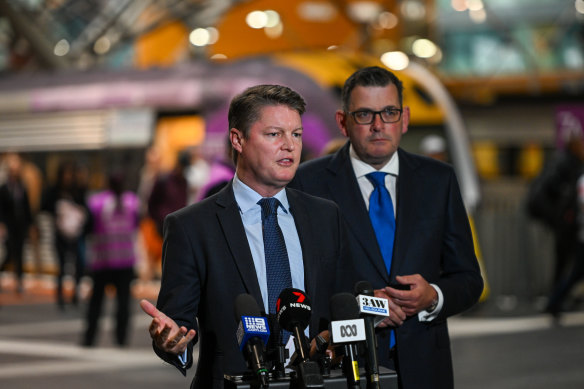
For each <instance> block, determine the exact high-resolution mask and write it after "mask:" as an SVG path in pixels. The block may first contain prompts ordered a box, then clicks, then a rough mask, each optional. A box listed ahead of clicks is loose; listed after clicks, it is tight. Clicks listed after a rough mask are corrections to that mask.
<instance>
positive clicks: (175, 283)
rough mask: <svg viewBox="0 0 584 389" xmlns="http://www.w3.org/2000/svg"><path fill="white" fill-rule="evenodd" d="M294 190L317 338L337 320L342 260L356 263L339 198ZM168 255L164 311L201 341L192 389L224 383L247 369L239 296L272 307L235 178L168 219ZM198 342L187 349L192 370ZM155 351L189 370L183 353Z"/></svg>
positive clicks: (160, 301) (292, 200)
mask: <svg viewBox="0 0 584 389" xmlns="http://www.w3.org/2000/svg"><path fill="white" fill-rule="evenodd" d="M286 193H287V196H288V201H289V203H290V209H291V212H292V215H293V216H294V221H295V224H296V228H297V231H298V235H299V238H300V244H301V247H302V256H303V261H304V283H305V292H306V294H307V295H308V296H309V297H310V298H311V300H312V309H313V310H312V316H311V321H310V332H311V336H314V335H316V333H317V331H318V330H319V327H320V319H321V318H328V317H329V299H330V296H331V295H332V294H334V293H336V292H338V291H339V290H340V286H339V285H338V284H339V283H340V280H341V278H340V277H337V274H336V272H337V271H338V270H339V269H340V268H342V266H340V261H343V260H347V261H348V259H347V257H348V250H347V248H346V246H344V242H345V241H346V239H344V238H343V237H342V236H343V234H344V233H345V232H344V225H343V223H342V217H341V215H340V211H339V209H338V207H337V206H336V205H335V204H334V203H333V202H331V201H328V200H324V199H321V198H317V197H313V196H310V195H308V194H305V193H302V192H299V191H296V190H293V189H289V190H287V192H286ZM162 257H163V274H162V286H161V289H160V294H159V296H158V303H157V306H158V309H159V310H161V311H162V312H164V313H165V314H166V315H168V316H169V317H171V318H172V319H174V320H175V321H176V322H177V324H178V325H179V326H181V325H184V326H185V327H187V328H194V329H195V330H197V339H195V341H197V340H198V341H200V348H199V361H198V365H197V373H196V375H195V379H194V380H193V383H192V385H191V387H196V388H222V387H223V374H224V373H225V372H227V373H234V372H242V371H245V370H246V365H245V361H244V358H243V356H242V353H241V351H240V350H239V348H238V344H237V340H236V329H237V321H236V319H235V316H234V307H233V306H234V304H233V302H234V300H235V298H236V297H237V296H238V295H239V294H241V293H248V294H251V295H252V296H253V297H254V298H255V299H256V301H257V302H258V305H259V306H260V307H263V306H264V305H263V300H262V296H261V292H260V286H259V283H258V280H257V277H256V273H255V267H254V263H253V259H252V255H251V251H250V248H249V245H248V241H247V237H246V234H245V230H244V227H243V222H242V220H241V216H240V213H239V209H238V206H237V203H236V202H235V197H234V195H233V187H232V184H231V183H229V184H228V185H227V187H225V188H224V189H223V190H221V191H220V192H219V193H217V194H216V195H214V196H211V197H209V198H207V199H205V200H203V201H201V202H199V203H197V204H194V205H191V206H188V207H186V208H183V209H181V210H179V211H177V212H174V213H172V214H170V215H169V216H168V217H167V218H166V221H165V227H164V244H163V254H162ZM195 318H197V319H198V325H197V323H196V322H195ZM192 346H193V345H192V344H190V345H189V350H188V353H187V354H188V356H189V364H188V366H189V367H190V365H191V364H192V356H191V354H192ZM155 351H156V352H157V354H158V355H159V356H160V357H162V358H163V359H165V360H166V361H168V362H169V363H172V364H174V365H175V366H177V367H179V368H181V367H180V365H179V364H178V360H177V358H176V356H174V355H170V354H164V353H162V352H161V351H160V350H158V349H156V347H155ZM182 370H183V372H184V369H182Z"/></svg>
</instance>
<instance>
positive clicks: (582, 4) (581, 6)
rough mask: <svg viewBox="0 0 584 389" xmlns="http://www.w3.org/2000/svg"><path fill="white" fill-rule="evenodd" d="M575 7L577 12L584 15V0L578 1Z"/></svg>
mask: <svg viewBox="0 0 584 389" xmlns="http://www.w3.org/2000/svg"><path fill="white" fill-rule="evenodd" d="M574 7H575V8H576V12H578V13H581V14H584V0H576V2H575V3H574Z"/></svg>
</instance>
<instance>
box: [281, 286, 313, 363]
mask: <svg viewBox="0 0 584 389" xmlns="http://www.w3.org/2000/svg"><path fill="white" fill-rule="evenodd" d="M311 314H312V306H311V305H310V299H309V298H308V296H306V294H305V293H304V292H303V291H301V290H300V289H294V288H286V289H284V290H282V292H281V293H280V296H278V300H277V301H276V318H277V320H278V324H280V327H281V328H283V329H285V330H286V331H288V332H291V333H293V334H294V346H295V347H296V352H297V353H298V354H299V355H300V361H301V362H303V361H307V360H308V358H309V352H308V350H309V347H308V341H307V340H306V336H305V335H304V330H305V329H306V327H308V323H309V322H310V315H311Z"/></svg>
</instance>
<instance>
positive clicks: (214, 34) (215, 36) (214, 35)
mask: <svg viewBox="0 0 584 389" xmlns="http://www.w3.org/2000/svg"><path fill="white" fill-rule="evenodd" d="M206 30H207V32H208V33H209V44H210V45H214V44H215V43H217V41H218V40H219V30H217V29H216V28H215V27H207V28H206Z"/></svg>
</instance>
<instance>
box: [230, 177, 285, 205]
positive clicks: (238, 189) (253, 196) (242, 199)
mask: <svg viewBox="0 0 584 389" xmlns="http://www.w3.org/2000/svg"><path fill="white" fill-rule="evenodd" d="M233 194H234V195H235V201H236V202H237V205H238V206H239V210H240V211H241V212H242V213H245V212H247V211H249V210H250V209H253V208H254V207H257V206H258V201H260V199H261V198H262V196H261V195H260V194H259V193H258V192H256V191H255V190H253V189H252V188H250V187H249V186H247V185H246V184H244V183H243V181H241V180H240V179H239V177H237V174H235V176H234V177H233ZM273 197H275V198H277V199H278V200H279V201H280V204H282V210H283V211H284V212H285V213H288V209H290V204H289V203H288V197H287V196H286V189H285V188H282V190H281V191H279V192H278V193H276V195H275V196H273Z"/></svg>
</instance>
